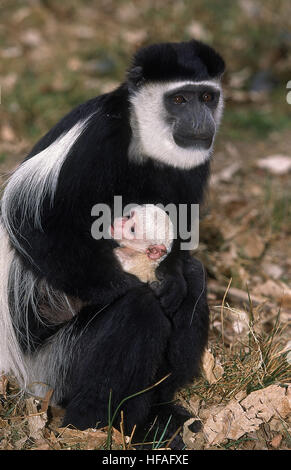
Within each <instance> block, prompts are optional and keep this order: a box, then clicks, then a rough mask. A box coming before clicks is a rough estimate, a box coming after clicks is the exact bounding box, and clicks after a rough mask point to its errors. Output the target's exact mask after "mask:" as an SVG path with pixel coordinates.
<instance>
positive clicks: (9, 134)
mask: <svg viewBox="0 0 291 470" xmlns="http://www.w3.org/2000/svg"><path fill="white" fill-rule="evenodd" d="M1 139H2V140H4V141H5V142H14V141H15V133H14V130H13V129H12V127H11V126H9V125H8V124H4V125H3V126H2V127H1Z"/></svg>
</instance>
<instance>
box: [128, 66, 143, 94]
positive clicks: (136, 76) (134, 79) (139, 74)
mask: <svg viewBox="0 0 291 470" xmlns="http://www.w3.org/2000/svg"><path fill="white" fill-rule="evenodd" d="M144 81H145V79H144V77H143V70H142V67H141V66H140V65H137V66H136V67H133V68H131V69H130V70H129V71H128V73H127V83H128V89H129V91H136V90H137V89H138V88H139V87H140V86H141V85H142V84H143V83H144Z"/></svg>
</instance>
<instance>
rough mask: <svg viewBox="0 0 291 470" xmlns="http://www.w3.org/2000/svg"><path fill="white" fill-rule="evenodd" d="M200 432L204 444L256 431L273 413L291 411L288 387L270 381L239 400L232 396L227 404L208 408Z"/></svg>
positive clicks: (237, 437)
mask: <svg viewBox="0 0 291 470" xmlns="http://www.w3.org/2000/svg"><path fill="white" fill-rule="evenodd" d="M209 411H210V415H209V417H208V418H207V420H206V422H205V424H204V427H203V432H204V434H205V437H206V439H207V441H208V444H219V443H221V442H223V441H225V439H233V440H236V439H239V438H240V437H241V436H243V435H244V434H246V433H250V432H253V431H257V430H258V429H259V426H260V425H261V424H263V423H266V422H268V421H269V420H270V419H271V418H272V417H273V416H280V418H283V419H284V418H286V417H287V416H289V415H290V414H291V388H290V387H279V386H278V385H270V386H269V387H267V388H265V389H262V390H257V391H255V392H252V393H250V394H249V395H248V396H247V397H246V398H244V399H243V400H242V401H241V402H240V403H238V401H236V400H232V401H231V402H230V403H229V404H228V405H227V406H225V407H223V408H222V409H221V408H217V407H216V406H214V407H211V408H210V410H209Z"/></svg>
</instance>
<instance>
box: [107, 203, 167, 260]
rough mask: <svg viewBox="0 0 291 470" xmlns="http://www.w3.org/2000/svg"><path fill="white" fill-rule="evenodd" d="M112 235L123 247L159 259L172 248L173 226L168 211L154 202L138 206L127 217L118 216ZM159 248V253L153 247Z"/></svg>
mask: <svg viewBox="0 0 291 470" xmlns="http://www.w3.org/2000/svg"><path fill="white" fill-rule="evenodd" d="M111 236H112V237H113V238H114V239H115V240H116V241H117V242H118V243H119V245H120V246H122V247H127V248H130V249H132V250H134V251H139V252H143V253H147V254H148V256H149V258H151V259H157V256H156V255H159V256H158V257H159V258H160V257H162V256H164V255H165V254H166V253H167V252H168V251H170V249H171V245H172V240H173V236H174V232H173V226H172V223H171V220H170V218H169V216H168V215H167V214H166V212H165V211H164V210H162V209H160V208H159V207H157V206H155V205H153V204H145V205H143V206H136V207H134V209H132V210H131V211H130V213H129V215H128V216H127V217H117V218H115V219H114V222H113V225H112V226H111ZM154 247H157V248H158V251H159V253H156V252H155V250H154V249H153V248H154Z"/></svg>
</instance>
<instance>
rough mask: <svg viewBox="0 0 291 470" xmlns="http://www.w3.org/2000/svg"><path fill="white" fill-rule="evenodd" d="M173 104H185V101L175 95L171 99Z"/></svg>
mask: <svg viewBox="0 0 291 470" xmlns="http://www.w3.org/2000/svg"><path fill="white" fill-rule="evenodd" d="M173 102H174V103H175V104H182V103H186V100H185V98H184V96H182V95H176V96H174V97H173Z"/></svg>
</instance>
